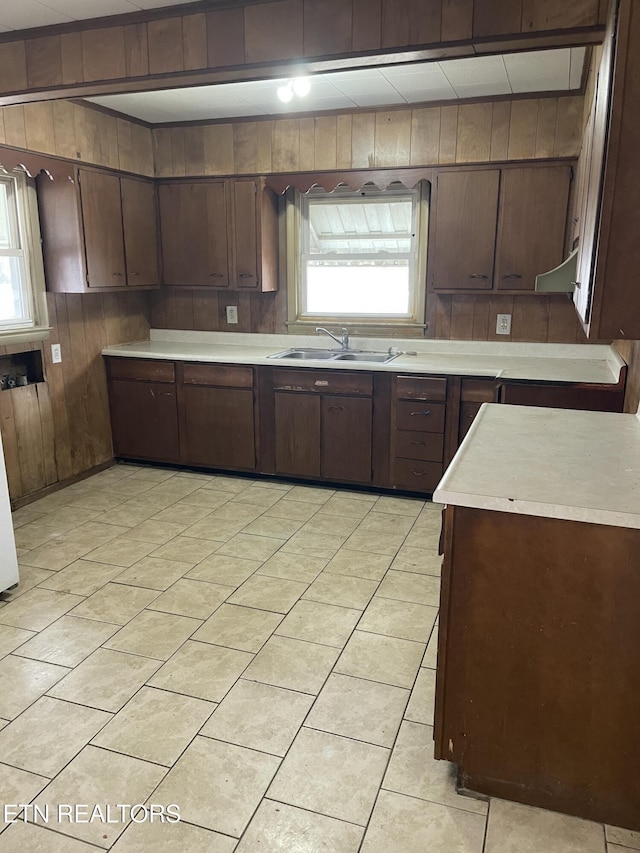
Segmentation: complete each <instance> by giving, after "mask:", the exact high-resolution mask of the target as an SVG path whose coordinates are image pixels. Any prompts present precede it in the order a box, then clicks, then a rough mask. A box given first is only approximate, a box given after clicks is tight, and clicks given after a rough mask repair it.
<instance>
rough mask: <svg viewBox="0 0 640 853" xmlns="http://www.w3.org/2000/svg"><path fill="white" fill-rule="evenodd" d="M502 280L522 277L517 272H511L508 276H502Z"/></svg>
mask: <svg viewBox="0 0 640 853" xmlns="http://www.w3.org/2000/svg"><path fill="white" fill-rule="evenodd" d="M502 278H522V276H521V275H520V274H519V273H517V272H512V273H509V275H503V276H502Z"/></svg>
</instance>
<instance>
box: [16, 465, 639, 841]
mask: <svg viewBox="0 0 640 853" xmlns="http://www.w3.org/2000/svg"><path fill="white" fill-rule="evenodd" d="M14 519H15V526H16V539H17V545H18V548H19V554H20V564H21V569H20V571H21V578H22V580H21V584H20V587H19V589H18V590H17V591H15V592H14V593H8V594H4V595H2V596H0V760H1V761H2V762H3V763H2V764H0V799H1V800H2V803H3V804H4V803H16V804H17V803H36V804H38V805H40V806H43V805H44V804H50V805H52V804H57V803H63V804H73V803H83V804H84V803H86V804H89V805H93V804H94V803H97V804H106V803H111V804H116V803H123V804H132V805H133V804H135V803H157V804H162V805H167V804H169V803H176V804H177V805H179V806H180V811H181V817H182V821H181V822H180V823H179V824H173V825H170V824H166V823H165V824H162V823H158V822H157V821H156V822H154V823H138V824H136V823H132V822H129V823H113V824H101V823H91V824H86V823H85V824H82V823H75V824H68V823H62V824H60V825H52V824H49V825H48V826H43V825H42V824H41V823H40V824H38V825H34V824H33V823H28V822H26V823H25V822H18V823H15V824H12V825H5V824H4V823H2V822H0V853H6V852H7V851H47V853H51V852H53V853H58V851H59V853H83V851H84V853H89V851H91V850H100V849H113V850H114V851H117V853H125V851H129V853H134V851H154V853H155V851H160V852H161V853H162V852H163V851H167V853H168V851H172V853H174V851H189V853H200V851H202V853H204V851H206V853H231V851H234V850H235V851H237V853H254V851H264V853H275V851H280V853H303V851H304V853H315V851H331V853H356V851H362V853H395V851H397V853H424V851H433V853H607V852H608V853H614V851H617V853H624V851H625V850H626V851H629V850H630V849H633V850H640V833H632V832H628V831H624V830H617V829H613V828H611V827H608V828H607V829H606V834H605V828H604V827H602V826H601V825H598V824H592V823H587V822H586V821H581V820H577V819H575V818H570V817H565V816H563V815H558V814H553V813H551V812H544V811H540V810H537V809H530V808H527V807H525V806H519V805H515V804H512V803H506V802H502V801H498V800H495V801H492V802H491V803H489V804H487V803H486V802H483V801H482V800H479V799H471V798H468V797H461V796H458V795H457V794H456V792H455V788H454V772H453V771H454V768H453V767H452V766H451V765H448V764H446V763H444V762H439V761H434V760H433V758H432V755H433V738H432V727H431V724H432V720H433V691H434V683H435V666H436V635H437V615H438V611H437V606H438V596H439V573H440V559H439V557H438V555H437V550H436V548H437V539H438V535H439V529H440V512H439V507H436V506H433V505H431V504H429V503H426V504H425V503H424V502H423V501H419V500H411V499H407V498H399V497H398V498H396V497H388V496H381V497H378V496H376V495H372V494H369V493H357V492H349V491H346V490H334V489H325V488H319V487H317V486H314V487H311V486H299V485H291V484H287V483H282V482H272V481H267V480H264V481H257V482H256V481H251V480H249V479H245V478H240V477H229V476H213V475H207V474H199V473H193V472H188V471H180V472H176V471H173V470H171V471H169V470H164V469H158V468H150V467H143V466H134V465H118V466H116V467H114V468H111V469H109V470H108V471H104V472H102V473H100V474H97V475H96V476H94V477H92V478H90V479H88V480H85V481H83V482H81V483H78V484H76V485H73V486H70V487H68V488H66V489H64V490H62V491H59V492H56V493H54V494H52V495H49V496H47V497H45V498H43V499H41V500H40V501H38V502H37V503H33V504H31V505H29V506H28V507H25V508H24V509H20V510H18V511H17V512H16V513H14Z"/></svg>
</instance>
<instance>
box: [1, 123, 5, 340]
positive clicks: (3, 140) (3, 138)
mask: <svg viewBox="0 0 640 853" xmlns="http://www.w3.org/2000/svg"><path fill="white" fill-rule="evenodd" d="M5 142H6V140H5V135H4V112H3V111H2V110H1V109H0V144H2V145H4V144H5ZM0 352H1V350H0Z"/></svg>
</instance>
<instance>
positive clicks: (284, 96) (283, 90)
mask: <svg viewBox="0 0 640 853" xmlns="http://www.w3.org/2000/svg"><path fill="white" fill-rule="evenodd" d="M278 97H279V98H280V100H281V101H282V102H283V103H284V104H288V103H289V101H290V100H291V99H292V98H293V87H292V85H291V80H289V82H288V83H285V84H284V86H280V87H279V88H278Z"/></svg>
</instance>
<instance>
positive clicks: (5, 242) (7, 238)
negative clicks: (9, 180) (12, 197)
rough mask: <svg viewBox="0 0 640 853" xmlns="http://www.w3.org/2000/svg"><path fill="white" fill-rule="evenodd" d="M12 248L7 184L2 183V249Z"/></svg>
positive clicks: (0, 226)
mask: <svg viewBox="0 0 640 853" xmlns="http://www.w3.org/2000/svg"><path fill="white" fill-rule="evenodd" d="M10 248H11V228H10V225H9V199H8V197H7V184H5V183H0V249H10Z"/></svg>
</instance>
